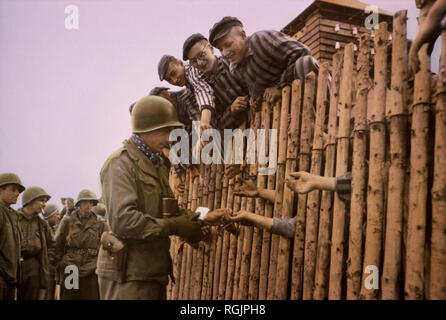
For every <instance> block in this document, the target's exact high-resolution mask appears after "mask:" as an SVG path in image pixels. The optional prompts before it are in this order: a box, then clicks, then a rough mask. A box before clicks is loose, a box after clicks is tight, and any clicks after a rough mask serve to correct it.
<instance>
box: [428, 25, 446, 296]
mask: <svg viewBox="0 0 446 320" xmlns="http://www.w3.org/2000/svg"><path fill="white" fill-rule="evenodd" d="M441 43H442V46H441V57H440V72H439V74H438V85H437V104H436V110H435V147H434V148H435V154H434V185H433V187H432V247H431V275H430V297H429V298H430V299H432V300H446V232H445V230H446V215H445V212H446V31H443V33H442V38H441Z"/></svg>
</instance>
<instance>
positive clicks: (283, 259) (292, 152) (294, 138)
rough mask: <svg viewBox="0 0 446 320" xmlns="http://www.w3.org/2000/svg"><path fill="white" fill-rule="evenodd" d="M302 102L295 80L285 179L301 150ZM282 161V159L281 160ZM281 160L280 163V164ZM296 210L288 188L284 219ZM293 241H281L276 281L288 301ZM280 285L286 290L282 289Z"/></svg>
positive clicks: (279, 293)
mask: <svg viewBox="0 0 446 320" xmlns="http://www.w3.org/2000/svg"><path fill="white" fill-rule="evenodd" d="M289 94H290V93H289V91H288V90H283V92H282V96H283V97H282V99H285V100H288V101H286V104H285V105H287V104H288V103H289V99H290V97H289ZM301 102H302V83H301V81H300V80H294V81H293V83H292V87H291V104H290V108H289V109H290V110H289V114H290V116H291V118H290V122H289V128H288V130H287V135H288V138H287V141H286V143H287V147H286V165H285V177H287V176H288V174H289V173H290V172H293V171H295V170H296V167H297V151H298V148H299V135H300V125H301V121H300V120H301V119H300V117H301ZM283 140H284V138H283V137H281V138H279V141H280V143H284V141H283ZM279 150H280V149H279ZM279 154H280V153H279ZM280 160H282V159H280ZM280 160H279V161H278V163H280ZM293 209H294V191H292V190H291V189H290V188H288V187H286V186H285V187H284V194H283V206H282V216H281V218H282V219H289V218H292V217H293V213H294V212H293ZM290 247H291V240H290V239H287V238H285V237H280V240H279V259H278V260H279V261H278V264H279V267H278V274H277V277H278V281H276V297H277V298H278V299H286V294H287V287H288V280H289V279H288V274H289V270H290V263H289V259H290V250H291V248H290ZM280 283H282V284H283V286H284V287H285V288H280V287H279V286H280Z"/></svg>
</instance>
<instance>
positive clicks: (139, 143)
mask: <svg viewBox="0 0 446 320" xmlns="http://www.w3.org/2000/svg"><path fill="white" fill-rule="evenodd" d="M130 139H131V140H132V141H133V143H134V144H135V145H136V147H137V148H138V149H139V150H141V151H142V153H144V154H145V155H146V156H147V158H149V159H150V161H152V163H153V165H154V166H155V168H159V167H160V166H161V165H162V164H163V157H162V156H161V154H159V153H154V152H152V150H150V148H149V146H148V145H147V144H146V143H145V142H144V141H143V140H142V139H141V137H140V136H138V135H137V134H132V136H131V137H130Z"/></svg>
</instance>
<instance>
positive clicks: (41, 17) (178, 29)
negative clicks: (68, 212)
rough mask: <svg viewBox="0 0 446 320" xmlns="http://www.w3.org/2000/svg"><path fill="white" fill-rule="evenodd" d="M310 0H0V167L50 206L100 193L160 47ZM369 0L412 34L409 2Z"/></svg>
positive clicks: (284, 19) (276, 20)
mask: <svg viewBox="0 0 446 320" xmlns="http://www.w3.org/2000/svg"><path fill="white" fill-rule="evenodd" d="M312 2H313V1H312V0H303V1H297V0H274V1H272V0H244V1H235V0H219V1H204V0H201V1H198V0H182V1H180V0H173V1H169V0H164V1H154V0H153V1H152V0H145V1H142V0H138V1H136V0H134V1H131V0H108V1H106V0H82V1H79V0H78V1H74V0H73V1H64V0H52V1H50V0H0V48H1V50H0V70H1V72H0V173H1V172H15V173H17V174H18V175H19V176H20V178H21V180H22V182H23V183H24V185H25V186H32V185H38V186H41V187H43V188H44V189H45V190H46V191H47V192H48V193H49V194H50V195H52V197H53V199H51V200H50V203H55V204H57V205H60V198H61V197H68V196H69V197H73V198H76V197H77V195H78V193H79V191H80V190H81V189H84V188H87V189H90V190H92V191H94V192H95V193H96V194H97V196H98V197H100V195H101V192H100V182H99V172H100V169H101V167H102V165H103V163H104V161H105V160H106V159H107V157H108V156H109V155H110V154H111V153H112V152H114V151H115V150H117V149H118V148H119V147H120V146H121V145H122V141H123V140H124V139H127V138H128V137H129V136H130V134H131V125H130V116H129V112H128V108H129V105H130V104H131V103H132V102H134V101H136V100H138V99H139V98H141V97H143V96H144V95H146V94H148V92H149V91H150V90H151V89H152V88H153V87H155V86H159V85H160V81H159V78H158V73H157V64H158V61H159V59H160V58H161V56H162V55H163V54H166V53H167V54H172V55H174V56H178V57H181V50H182V45H183V42H184V40H185V39H186V38H187V37H188V36H189V35H191V34H192V33H196V32H200V33H202V34H204V35H205V36H208V32H209V29H210V28H211V27H212V25H213V24H214V23H215V22H217V21H219V20H220V19H221V18H222V17H224V16H227V15H231V16H236V17H238V18H239V19H240V20H241V21H242V22H243V24H244V26H245V30H246V32H247V34H248V35H249V34H251V33H253V32H255V31H258V30H264V29H274V30H281V29H282V28H283V27H285V26H286V25H287V24H288V23H289V22H291V21H292V20H293V19H294V18H295V17H296V16H298V15H299V14H300V13H301V12H302V11H303V10H304V9H305V8H306V7H308V6H309V5H310V4H311V3H312ZM364 2H367V1H364ZM368 3H369V4H374V5H376V6H378V7H379V8H382V9H385V10H387V11H390V12H395V11H397V10H402V9H407V10H408V17H409V20H408V38H411V39H414V38H415V36H416V32H417V22H416V16H417V15H418V10H417V9H416V8H415V1H407V0H395V1H388V0H374V1H373V3H372V2H368ZM69 5H75V6H76V7H77V8H78V10H79V12H78V14H79V28H78V29H77V30H74V29H73V30H68V29H66V28H65V19H66V17H67V16H68V14H66V13H65V8H66V7H67V6H69ZM439 46H440V44H439V42H438V43H437V45H436V49H435V51H434V54H433V61H438V57H439ZM434 64H435V65H434ZM435 69H436V70H438V63H433V71H434V72H435V71H436V70H435ZM162 85H163V86H167V87H170V86H169V85H168V84H167V83H166V82H163V83H162ZM20 206H21V197H20V199H19V201H18V204H17V205H16V206H14V207H15V208H18V207H20Z"/></svg>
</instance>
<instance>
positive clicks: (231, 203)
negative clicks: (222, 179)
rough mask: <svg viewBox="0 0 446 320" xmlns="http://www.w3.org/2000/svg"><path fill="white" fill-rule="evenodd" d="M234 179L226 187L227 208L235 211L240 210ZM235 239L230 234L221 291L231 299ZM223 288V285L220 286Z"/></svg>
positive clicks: (235, 237)
mask: <svg viewBox="0 0 446 320" xmlns="http://www.w3.org/2000/svg"><path fill="white" fill-rule="evenodd" d="M234 181H235V179H234V178H232V179H230V180H229V189H228V203H227V206H228V207H229V208H231V207H232V208H233V212H237V211H239V210H240V201H241V200H240V197H239V196H234V194H233V190H234ZM237 240H238V237H237V236H235V235H234V234H230V237H229V253H228V267H227V275H226V289H225V290H224V291H223V292H222V291H220V292H221V297H222V299H223V298H224V299H225V300H231V299H232V296H233V291H234V273H235V259H236V257H237ZM222 289H223V286H222Z"/></svg>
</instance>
